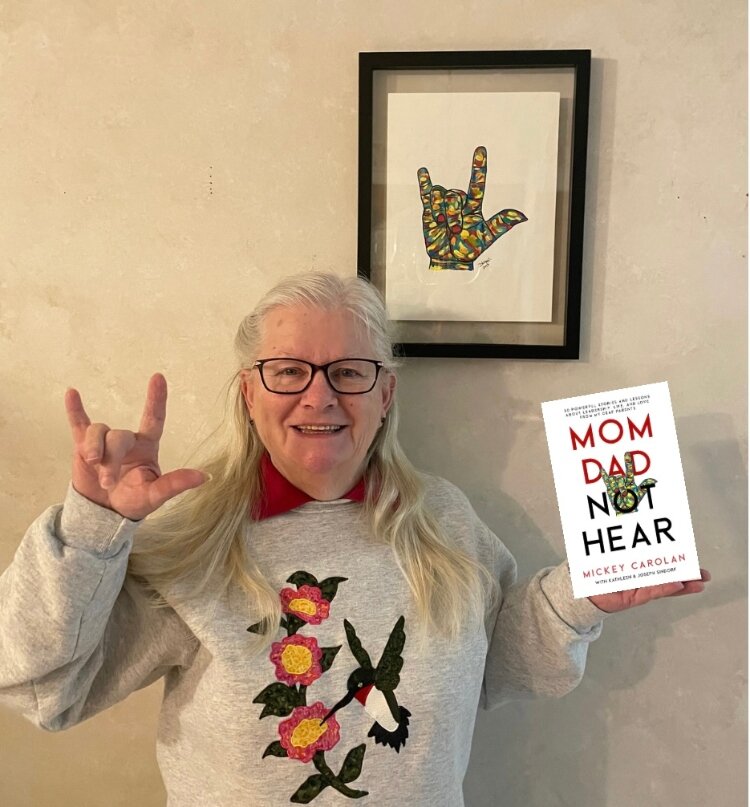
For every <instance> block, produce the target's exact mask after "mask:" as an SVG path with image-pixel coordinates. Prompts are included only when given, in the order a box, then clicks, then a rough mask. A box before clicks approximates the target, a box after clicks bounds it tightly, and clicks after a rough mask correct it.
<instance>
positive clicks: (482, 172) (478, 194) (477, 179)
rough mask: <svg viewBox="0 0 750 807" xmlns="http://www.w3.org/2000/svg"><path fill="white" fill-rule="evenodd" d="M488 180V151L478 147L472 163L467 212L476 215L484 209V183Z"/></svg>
mask: <svg viewBox="0 0 750 807" xmlns="http://www.w3.org/2000/svg"><path fill="white" fill-rule="evenodd" d="M486 179H487V149H486V148H485V147H484V146H477V147H476V148H475V149H474V159H473V160H472V162H471V179H470V180H469V192H468V194H467V199H466V211H467V212H468V213H476V212H477V211H478V210H480V209H481V207H482V200H483V199H484V183H485V180H486Z"/></svg>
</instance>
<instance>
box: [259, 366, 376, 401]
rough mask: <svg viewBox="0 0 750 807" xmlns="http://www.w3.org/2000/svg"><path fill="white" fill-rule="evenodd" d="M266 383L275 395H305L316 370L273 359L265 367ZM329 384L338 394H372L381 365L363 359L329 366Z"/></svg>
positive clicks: (262, 368) (263, 367)
mask: <svg viewBox="0 0 750 807" xmlns="http://www.w3.org/2000/svg"><path fill="white" fill-rule="evenodd" d="M261 371H262V373H263V381H264V383H265V385H266V386H267V387H268V389H269V390H271V391H272V392H301V391H302V390H303V389H304V388H305V387H306V386H307V384H308V383H309V381H310V377H311V375H312V368H311V367H310V365H309V364H305V363H304V362H302V361H296V360H294V359H271V360H269V361H264V362H263V365H262V367H261ZM326 372H327V374H328V382H329V383H330V385H331V386H332V387H333V388H334V389H335V390H336V391H337V392H349V393H357V392H369V391H370V390H371V389H372V387H373V386H374V385H375V378H376V377H377V372H378V370H377V365H376V364H374V363H372V362H369V361H363V360H361V359H342V360H341V361H337V362H334V363H333V364H331V365H329V366H328V368H327V370H326Z"/></svg>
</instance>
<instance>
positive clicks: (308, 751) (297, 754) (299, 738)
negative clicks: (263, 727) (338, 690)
mask: <svg viewBox="0 0 750 807" xmlns="http://www.w3.org/2000/svg"><path fill="white" fill-rule="evenodd" d="M328 712H329V709H328V707H327V706H324V705H323V704H322V703H321V702H320V701H318V702H317V703H314V704H313V705H312V706H298V707H297V708H296V709H295V710H294V711H293V712H292V714H291V716H290V717H288V718H287V719H286V720H282V721H281V723H279V739H280V742H281V745H282V747H283V748H284V750H285V751H286V753H287V756H288V757H289V758H290V759H298V760H299V761H300V762H309V761H310V760H311V759H312V758H313V757H314V756H315V753H316V752H317V751H330V749H331V748H333V747H334V746H335V745H336V743H337V742H338V741H339V739H340V738H341V737H340V727H339V724H338V721H337V720H336V716H335V715H331V717H329V718H328V720H327V721H326V722H325V723H322V722H321V721H322V719H323V718H324V717H325V716H326V715H327V714H328Z"/></svg>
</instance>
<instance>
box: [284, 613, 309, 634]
mask: <svg viewBox="0 0 750 807" xmlns="http://www.w3.org/2000/svg"><path fill="white" fill-rule="evenodd" d="M304 624H305V620H304V619H300V618H299V617H298V616H295V615H294V614H287V615H286V625H284V627H285V628H286V632H287V636H291V635H292V634H294V633H296V632H297V631H298V630H299V629H300V628H301V627H302V626H303V625H304Z"/></svg>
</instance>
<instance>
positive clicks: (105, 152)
mask: <svg viewBox="0 0 750 807" xmlns="http://www.w3.org/2000/svg"><path fill="white" fill-rule="evenodd" d="M526 48H528V49H531V48H542V49H543V48H549V49H559V48H590V49H591V50H592V51H593V58H594V63H593V73H592V95H591V120H590V136H589V137H590V140H589V174H588V181H587V201H586V208H587V216H586V241H585V250H584V294H583V323H584V324H583V353H582V359H581V361H578V362H532V361H500V360H492V361H486V360H485V361H480V360H467V361H463V360H448V359H411V360H408V361H406V362H405V364H404V367H403V369H402V374H401V388H400V392H401V397H402V402H403V412H404V418H403V431H402V434H403V442H404V444H405V446H406V448H407V450H408V451H409V453H410V454H411V456H412V458H413V459H414V460H415V461H416V463H417V464H418V465H421V466H422V467H425V468H426V469H428V470H431V471H433V472H436V473H439V474H441V475H443V476H446V477H448V478H450V479H452V480H453V481H454V482H455V483H457V484H458V485H459V486H460V487H462V488H463V489H464V490H465V491H466V492H467V493H468V494H469V496H470V497H471V499H472V500H473V502H474V504H475V507H476V508H477V510H478V511H479V513H480V515H481V516H482V517H483V518H484V519H485V520H486V521H487V522H488V524H489V525H490V526H491V527H492V528H493V529H494V530H495V531H496V532H497V533H499V534H500V535H501V536H503V538H504V539H505V540H506V542H507V543H508V545H509V546H510V548H511V549H512V550H513V552H514V553H515V554H516V556H517V557H518V559H519V564H520V567H521V570H522V572H523V573H526V574H528V573H531V572H533V571H534V570H535V569H537V568H539V567H540V566H542V565H546V564H550V563H556V562H558V561H559V560H560V559H561V558H562V557H563V543H562V536H561V533H560V528H559V519H558V512H557V507H556V504H555V501H554V490H553V484H552V476H551V472H550V466H549V461H548V457H547V451H546V442H545V438H544V431H543V426H542V421H541V412H540V407H539V403H540V402H541V401H544V400H549V399H553V398H560V397H567V396H570V395H575V394H582V393H586V392H594V391H598V390H605V389H613V388H617V387H623V386H629V385H635V384H644V383H649V382H652V381H661V380H665V379H666V380H668V381H669V383H670V389H671V393H672V399H673V406H674V410H675V414H676V417H677V428H678V435H679V439H680V444H681V450H682V458H683V464H684V467H685V474H686V480H687V487H688V493H689V495H690V500H691V510H692V515H693V521H694V526H695V533H696V538H697V544H698V550H699V554H700V558H701V562H702V565H704V566H706V567H708V568H709V569H711V571H712V573H713V575H714V582H713V583H712V584H711V586H710V588H709V589H708V591H707V592H706V593H705V594H703V595H702V596H700V597H694V598H678V599H676V600H673V601H670V602H662V603H655V604H652V605H650V606H647V607H645V608H643V609H640V610H639V609H636V610H634V611H632V612H628V613H626V614H621V615H618V616H616V617H613V618H611V619H610V620H608V623H607V625H606V629H605V632H604V634H603V636H602V638H601V639H600V641H599V642H598V643H597V644H596V645H595V646H594V647H593V648H592V650H591V654H590V661H589V668H588V671H587V674H586V677H585V679H584V682H583V684H582V685H581V686H580V687H579V688H578V690H576V691H575V692H574V693H572V694H571V695H570V696H568V697H567V698H565V699H563V700H560V701H548V702H533V703H522V704H513V705H510V706H507V707H504V708H503V709H501V710H499V711H496V712H492V713H490V714H482V715H480V717H479V721H478V726H477V731H476V736H475V742H474V748H473V756H472V763H471V768H470V772H469V775H468V777H467V780H466V784H465V792H466V798H467V804H468V805H469V807H490V805H492V807H496V806H497V805H502V806H503V807H561V806H562V805H572V804H575V805H576V806H577V807H602V805H606V806H607V807H630V805H633V804H648V805H664V806H665V807H672V806H673V805H674V807H677V806H678V805H679V807H703V805H706V804H718V805H722V807H739V806H740V805H744V804H746V801H747V794H746V744H745V736H746V735H745V731H746V711H747V707H746V700H745V692H746V669H745V661H746V640H747V622H746V604H745V591H746V568H747V555H746V551H747V550H746V538H747V532H746V500H745V494H746V471H745V469H746V460H747V456H746V437H747V429H746V415H745V412H746V356H747V353H746V303H747V296H746V253H745V250H746V220H747V218H746V217H747V194H746V186H745V182H746V147H745V132H746V99H747V81H746V10H745V4H744V3H742V2H740V1H739V0H724V2H721V3H720V2H718V0H707V1H706V0H701V2H697V0H688V1H687V2H677V0H660V2H658V3H650V2H644V0H634V1H633V2H631V3H627V4H625V3H600V2H594V0H570V2H567V3H564V4H563V3H558V2H553V0H538V2H536V3H534V4H533V6H528V5H527V4H511V3H498V2H490V0H473V2H466V3H462V4H457V3H449V2H445V0H430V2H428V0H412V2H410V3H405V2H403V0H398V2H396V1H395V0H383V1H382V2H379V3H371V4H365V3H359V2H353V1H352V2H345V0H327V1H324V0H306V2H300V1H296V0H295V1H294V2H293V1H292V0H277V2H273V3H271V2H267V3H259V2H253V1H251V0H248V2H243V3H235V2H230V0H214V2H212V3H199V2H194V1H191V0H175V1H174V2H169V3H149V2H144V1H143V0H133V1H132V2H129V3H124V2H117V1H116V0H104V2H90V1H89V0H68V2H64V3H63V2H59V1H58V2H44V1H43V0H31V2H18V1H17V0H16V1H15V2H14V1H13V0H10V1H9V2H5V3H3V4H2V7H1V8H0V97H2V99H3V101H2V107H3V113H2V118H1V119H0V176H1V177H2V191H1V192H0V199H1V200H2V201H1V203H0V204H1V205H2V207H1V213H2V215H1V217H0V218H1V219H2V222H3V226H2V228H0V374H1V378H2V383H1V384H0V446H2V451H1V452H0V482H1V483H2V484H0V568H4V567H5V566H6V565H7V564H8V563H9V562H10V560H11V558H12V556H13V553H14V551H15V547H16V546H17V544H18V541H19V539H20V537H21V535H22V534H23V531H24V529H25V527H26V525H27V524H28V523H29V522H30V521H31V520H32V519H33V518H34V517H35V516H36V515H37V514H38V513H39V512H40V511H41V510H42V509H43V508H44V507H46V506H47V505H49V504H51V503H53V502H55V501H59V500H60V499H61V497H62V495H63V493H64V491H65V486H66V482H67V478H68V456H69V451H70V441H69V436H68V432H67V426H66V422H65V417H64V411H63V405H62V396H63V392H64V390H65V388H66V387H67V386H75V387H77V388H78V389H80V390H81V392H82V395H83V398H84V402H85V403H86V404H87V406H88V407H89V409H90V413H91V415H92V418H93V419H95V420H104V421H106V422H108V423H109V424H110V425H112V426H120V427H124V428H134V427H135V426H136V424H137V422H138V417H139V414H140V409H141V405H142V399H143V395H144V390H145V385H146V381H147V379H148V377H149V375H150V374H151V373H152V372H154V371H157V370H159V371H161V372H163V373H165V375H166V377H167V379H168V381H169V383H170V402H169V410H168V424H167V436H166V438H165V441H164V444H163V453H162V456H163V466H164V467H174V466H176V465H177V464H178V463H182V462H183V461H184V459H185V457H186V455H187V452H188V447H189V446H190V445H191V444H192V440H193V437H194V435H195V434H196V432H200V431H202V430H204V429H206V428H207V427H208V426H209V425H210V424H211V423H213V422H214V419H215V418H216V416H217V412H218V409H217V406H216V403H215V402H216V399H217V395H218V392H219V389H220V387H221V385H222V384H223V382H224V380H225V378H226V377H227V375H228V374H229V372H230V370H231V339H232V336H233V332H234V328H235V327H236V324H237V322H238V321H239V319H240V318H241V317H242V315H243V314H244V313H246V311H247V310H248V309H249V308H250V307H251V306H252V304H253V303H254V301H255V300H256V299H257V298H258V296H259V295H260V294H261V293H262V292H263V291H264V290H265V289H266V288H268V287H269V286H270V285H272V284H273V282H274V281H275V280H276V279H277V278H279V277H281V276H282V275H284V274H286V273H288V272H291V271H297V270H300V269H306V268H332V269H334V270H335V271H338V272H340V273H342V274H349V273H353V272H354V267H355V256H356V215H357V213H356V210H357V205H356V199H357V196H356V194H357V171H356V165H357V103H358V101H357V53H358V51H369V50H442V49H454V50H461V49H467V50H468V49H526ZM466 123H467V124H469V123H470V121H466ZM159 697H160V686H159V685H156V686H153V687H151V688H150V689H148V690H145V691H143V692H140V693H137V694H136V695H134V696H133V697H132V698H131V699H130V700H128V701H127V702H125V703H123V704H120V705H119V706H117V707H115V708H114V709H112V710H110V711H109V712H107V713H106V714H103V715H101V716H98V717H96V718H94V719H93V720H91V721H89V722H88V723H86V724H84V725H82V726H79V727H77V728H75V729H73V730H71V731H70V732H67V733H65V734H62V735H46V734H44V733H42V732H40V731H38V730H36V729H34V728H33V727H32V726H30V725H28V724H27V723H25V722H24V721H23V720H22V719H21V718H19V717H17V716H15V715H13V714H11V713H9V712H8V711H7V710H3V711H2V713H0V744H1V745H0V803H2V804H3V805H6V806H7V807H52V805H55V807H99V805H104V804H106V805H108V806H109V807H125V805H133V804H138V805H141V806H142V807H156V806H157V805H163V804H164V800H165V796H164V792H163V788H162V785H161V781H160V778H159V773H158V769H157V767H156V764H155V760H154V753H153V744H154V736H155V726H156V712H157V708H158V702H159ZM446 730H450V727H449V726H446Z"/></svg>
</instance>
